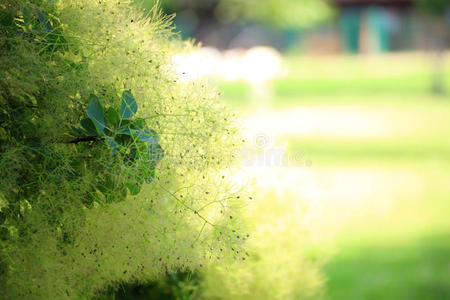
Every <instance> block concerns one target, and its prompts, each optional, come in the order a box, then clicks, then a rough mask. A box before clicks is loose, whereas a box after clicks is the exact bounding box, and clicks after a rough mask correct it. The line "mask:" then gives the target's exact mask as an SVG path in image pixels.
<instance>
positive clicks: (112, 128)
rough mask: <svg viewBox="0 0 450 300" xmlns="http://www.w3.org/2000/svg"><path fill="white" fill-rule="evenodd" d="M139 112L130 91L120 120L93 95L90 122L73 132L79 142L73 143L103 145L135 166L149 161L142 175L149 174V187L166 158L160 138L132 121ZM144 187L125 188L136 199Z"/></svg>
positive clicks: (88, 111)
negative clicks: (98, 143) (134, 163)
mask: <svg viewBox="0 0 450 300" xmlns="http://www.w3.org/2000/svg"><path fill="white" fill-rule="evenodd" d="M137 108H138V106H137V103H136V101H135V99H134V97H133V95H132V94H131V92H130V91H127V90H126V91H124V92H123V93H122V102H121V106H120V117H119V113H118V112H117V111H116V110H115V109H114V108H112V107H108V109H106V110H105V109H104V108H103V106H102V105H101V104H100V101H99V99H98V97H97V96H95V95H92V94H91V95H90V97H89V104H88V106H87V108H86V114H87V115H88V117H89V118H85V119H82V120H81V121H80V125H81V127H80V128H76V127H72V128H71V129H72V135H74V136H75V137H77V139H76V140H72V141H70V143H80V142H90V141H96V142H98V141H104V142H106V144H107V145H108V146H109V147H110V149H111V152H112V154H116V153H117V152H120V153H122V154H124V159H125V162H129V163H133V162H135V161H136V160H137V159H139V160H143V161H146V162H147V163H148V164H147V167H146V168H144V169H141V172H142V173H143V174H146V175H145V176H144V180H145V182H147V183H150V182H151V181H152V179H153V177H154V175H155V166H156V164H157V163H158V162H159V161H160V160H161V159H162V158H163V156H164V151H163V150H162V148H161V146H160V145H159V137H158V135H157V134H156V132H155V131H154V130H152V129H150V128H148V126H147V124H146V122H145V119H142V118H133V116H134V115H135V114H136V112H137ZM145 144H146V145H145ZM142 183H143V180H137V181H136V180H135V179H133V180H132V181H131V182H127V183H126V184H125V185H126V186H127V188H128V189H129V191H130V192H131V194H132V195H136V194H137V193H139V191H140V186H141V185H142Z"/></svg>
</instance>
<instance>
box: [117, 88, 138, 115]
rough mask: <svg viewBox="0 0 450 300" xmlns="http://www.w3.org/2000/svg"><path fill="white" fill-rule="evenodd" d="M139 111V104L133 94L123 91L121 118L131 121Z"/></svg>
mask: <svg viewBox="0 0 450 300" xmlns="http://www.w3.org/2000/svg"><path fill="white" fill-rule="evenodd" d="M137 109H138V107H137V103H136V101H135V100H134V97H133V95H132V94H131V92H130V91H127V90H126V91H123V93H122V104H121V105H120V117H121V118H122V119H129V118H131V117H132V116H134V115H135V114H136V112H137Z"/></svg>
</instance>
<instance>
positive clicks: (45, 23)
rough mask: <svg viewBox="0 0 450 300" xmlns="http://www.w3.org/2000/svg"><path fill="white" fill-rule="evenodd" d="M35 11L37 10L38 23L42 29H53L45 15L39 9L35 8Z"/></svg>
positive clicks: (49, 30) (46, 30) (47, 30)
mask: <svg viewBox="0 0 450 300" xmlns="http://www.w3.org/2000/svg"><path fill="white" fill-rule="evenodd" d="M36 11H37V15H38V19H39V23H41V26H42V28H43V29H44V31H45V32H52V31H53V27H52V25H51V24H50V22H49V21H48V20H47V18H46V17H45V15H44V14H43V13H42V12H41V11H40V10H39V9H37V10H36Z"/></svg>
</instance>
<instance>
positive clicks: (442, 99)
mask: <svg viewBox="0 0 450 300" xmlns="http://www.w3.org/2000/svg"><path fill="white" fill-rule="evenodd" d="M284 64H285V65H286V66H287V71H286V72H285V76H284V78H281V79H277V80H275V81H274V82H272V92H273V94H272V95H270V96H268V99H266V108H265V109H264V110H261V109H259V108H258V103H259V102H258V101H259V99H252V96H251V95H252V88H251V87H249V86H248V85H247V84H246V83H244V82H232V83H229V82H228V83H225V82H222V83H219V86H220V87H221V89H222V90H223V92H224V97H225V99H226V100H227V101H228V102H229V103H230V104H231V106H233V107H235V108H236V109H237V110H240V111H241V112H242V115H243V116H244V117H245V118H247V119H248V120H250V121H249V124H250V126H254V127H255V128H257V129H259V130H260V131H262V132H269V134H270V136H272V137H273V139H274V140H275V144H276V145H280V147H284V148H285V149H286V155H288V157H290V158H291V159H290V160H289V163H290V165H289V167H290V168H291V169H292V170H294V171H293V172H296V171H295V170H304V169H305V167H304V165H303V164H302V163H303V162H304V161H308V162H309V165H308V176H309V177H308V178H309V179H311V180H309V179H308V180H307V182H299V183H298V184H299V185H304V186H305V188H306V189H308V188H310V189H311V190H314V191H315V193H313V194H312V196H311V198H316V199H313V200H314V201H316V202H318V203H319V205H320V206H321V218H322V219H320V220H319V222H318V223H320V227H321V229H325V230H326V231H328V232H329V233H330V235H331V236H332V242H331V244H332V249H333V251H334V255H332V256H331V258H330V260H329V262H328V263H327V264H326V266H325V267H324V272H325V274H326V277H327V284H326V292H325V298H327V299H346V300H349V299H450V281H449V279H448V278H450V218H449V217H448V216H449V215H450V122H449V118H450V97H449V96H445V95H441V96H433V95H431V94H429V93H428V91H429V87H430V80H431V79H430V78H431V67H430V66H431V62H429V60H428V59H427V56H426V55H423V54H419V53H412V54H395V55H389V56H381V57H323V58H321V57H315V58H311V57H309V58H308V57H301V58H294V57H289V58H285V61H284ZM445 73H446V82H447V87H450V84H449V80H450V66H449V60H448V59H447V61H446V62H445ZM312 186H313V187H312Z"/></svg>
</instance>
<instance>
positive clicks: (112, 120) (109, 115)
mask: <svg viewBox="0 0 450 300" xmlns="http://www.w3.org/2000/svg"><path fill="white" fill-rule="evenodd" d="M105 117H106V121H107V122H108V124H109V125H110V126H114V125H116V124H117V123H119V121H120V117H119V114H118V113H117V111H116V110H115V109H114V108H112V107H109V108H108V109H107V110H106V113H105Z"/></svg>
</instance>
